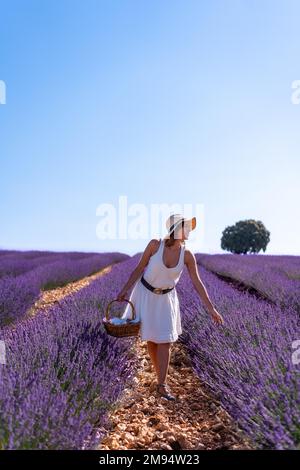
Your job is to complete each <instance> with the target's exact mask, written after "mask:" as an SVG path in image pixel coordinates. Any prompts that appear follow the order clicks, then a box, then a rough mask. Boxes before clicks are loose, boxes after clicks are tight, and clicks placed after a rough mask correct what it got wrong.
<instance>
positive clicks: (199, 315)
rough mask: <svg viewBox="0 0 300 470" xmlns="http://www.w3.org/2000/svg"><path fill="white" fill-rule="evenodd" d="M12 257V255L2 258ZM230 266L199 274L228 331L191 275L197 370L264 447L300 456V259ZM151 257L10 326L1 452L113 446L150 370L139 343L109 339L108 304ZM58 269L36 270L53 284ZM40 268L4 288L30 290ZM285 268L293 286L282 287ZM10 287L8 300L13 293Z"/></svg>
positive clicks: (184, 300) (184, 279) (185, 292)
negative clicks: (114, 427)
mask: <svg viewBox="0 0 300 470" xmlns="http://www.w3.org/2000/svg"><path fill="white" fill-rule="evenodd" d="M12 255H13V253H8V254H6V255H1V257H0V260H1V259H3V258H6V257H7V256H12ZM102 256H104V255H102ZM109 256H111V254H109ZM109 256H108V258H109ZM92 258H93V256H92V255H91V258H90V256H89V257H88V258H87V259H92ZM230 258H231V257H230V256H229V255H227V256H226V263H227V260H228V263H229V264H228V265H226V266H225V264H226V263H225V261H223V260H218V259H216V258H215V257H213V256H212V257H211V258H210V255H205V256H203V255H200V254H197V261H198V262H199V274H200V276H201V278H202V280H203V282H204V284H205V286H206V288H207V291H208V293H209V296H210V298H211V299H212V301H213V303H214V305H215V306H216V308H217V309H218V311H219V312H220V313H221V314H222V316H223V317H224V320H225V323H224V325H219V326H216V325H215V324H213V323H212V321H211V319H210V318H209V317H208V315H207V313H206V312H205V310H204V308H203V306H202V304H201V301H200V298H199V296H198V294H197V293H196V291H195V289H194V288H193V286H192V284H191V281H190V278H189V276H188V273H187V270H186V268H184V270H183V272H182V275H181V278H180V281H179V283H178V284H177V291H178V296H179V300H180V305H181V316H182V326H183V334H182V335H181V336H180V337H179V341H181V342H182V343H183V344H184V346H185V347H186V349H187V351H188V353H189V355H190V358H191V361H192V365H193V369H194V371H195V373H196V374H197V375H198V376H199V378H200V379H201V380H203V381H204V382H205V383H206V384H207V386H208V387H209V389H210V390H211V391H212V393H214V395H215V396H217V397H218V398H219V400H220V401H221V403H222V405H223V407H224V408H225V409H226V410H227V411H228V412H229V414H230V415H231V416H232V417H233V418H234V420H235V421H236V423H237V424H238V425H239V427H240V428H241V429H242V430H243V431H244V432H245V433H246V434H247V435H248V436H249V437H251V439H252V440H253V442H254V443H255V445H256V446H257V448H258V449H263V448H267V449H294V448H297V447H299V445H300V387H299V384H300V366H299V365H297V364H293V363H292V352H293V349H292V342H293V341H294V340H296V339H300V316H299V310H298V309H297V305H298V303H297V299H298V300H299V297H298V290H297V289H298V288H299V286H298V284H297V283H298V282H299V280H298V279H295V277H297V266H298V264H297V263H299V258H297V257H294V258H295V260H293V262H292V263H291V265H290V266H289V260H288V259H287V258H286V259H284V260H276V259H271V258H274V257H270V258H268V256H264V257H261V258H256V259H255V262H254V261H252V259H251V261H248V259H247V261H246V258H247V257H245V256H241V257H236V256H233V257H232V262H231V259H230ZM251 258H252V257H251ZM33 259H34V258H33ZM110 259H112V258H110ZM139 259H140V255H135V256H133V257H126V256H125V257H124V258H123V259H122V258H121V259H119V262H116V263H115V264H114V265H113V266H112V269H111V271H110V272H109V273H107V274H106V275H105V276H102V277H101V278H98V279H96V280H94V281H92V282H91V284H90V285H89V286H87V287H85V288H83V289H81V290H80V291H79V292H77V293H75V294H74V295H72V296H69V297H67V298H66V299H64V300H63V301H61V302H60V305H59V306H53V307H52V308H51V309H50V311H49V312H48V313H47V315H45V314H44V313H43V312H38V313H37V314H36V315H35V317H33V318H26V317H21V321H19V322H18V323H13V324H12V325H11V324H7V325H2V327H1V329H0V339H1V340H4V341H5V344H6V349H7V361H6V362H7V363H6V364H5V365H4V364H2V365H1V364H0V375H1V378H0V448H1V449H24V448H25V449H31V448H34V449H58V448H60V449H89V448H93V447H94V446H95V445H96V443H97V442H99V441H101V439H102V437H103V436H104V435H105V432H106V426H107V412H108V410H110V409H112V408H113V407H114V406H116V404H117V402H118V399H119V398H120V396H121V395H122V392H123V390H124V388H125V386H126V384H127V383H129V382H130V381H132V379H133V377H134V373H135V369H136V367H137V363H138V358H137V357H136V355H135V354H134V345H133V341H132V338H113V337H111V336H108V335H107V334H106V332H105V330H104V328H103V323H102V319H103V317H104V315H105V307H106V305H107V303H108V302H109V301H110V300H112V299H113V298H115V297H116V295H117V293H118V291H119V290H120V288H121V287H122V286H123V284H124V283H125V282H126V280H127V279H128V275H129V274H130V272H131V271H132V270H133V269H134V268H135V267H136V265H137V263H138V261H139ZM83 260H85V258H84V259H83ZM249 260H250V257H249ZM23 261H24V260H22V262H23ZM57 262H58V261H55V262H54V264H55V263H57ZM70 262H71V261H70ZM72 262H73V261H72ZM74 262H75V261H74ZM76 262H77V263H78V264H77V266H78V271H76V270H74V272H77V273H78V272H81V273H82V272H84V269H83V270H82V271H81V268H79V266H81V264H80V263H81V262H82V260H81V258H79V259H77V260H76ZM103 262H104V261H103ZM105 262H106V263H108V260H107V259H105ZM86 263H87V262H86ZM214 263H216V264H214ZM217 263H219V264H217ZM247 263H248V264H247ZM251 263H253V264H251ZM67 264H68V263H67ZM206 264H207V265H206ZM87 265H88V263H87ZM3 266H4V265H3ZM46 266H47V264H46V265H45V266H44V264H43V265H41V266H39V267H36V268H33V270H31V271H32V272H34V271H36V269H40V272H39V273H40V275H39V279H41V278H42V279H43V283H44V282H45V280H47V282H48V281H49V279H52V282H53V277H52V278H51V276H52V274H51V276H48V277H47V275H45V277H43V276H42V275H41V273H43V272H44V269H45V267H46ZM74 266H75V265H74ZM206 266H207V267H209V270H208V269H207V267H206ZM213 267H214V269H216V272H221V270H222V272H223V273H225V272H226V273H227V274H229V275H231V276H232V277H234V278H236V279H239V280H243V282H245V283H247V282H250V277H251V276H252V278H251V279H252V280H253V277H254V273H256V279H260V284H259V285H258V284H256V285H257V287H259V290H260V291H262V292H264V293H266V294H268V296H269V298H270V299H272V302H270V301H268V299H260V298H258V297H257V296H255V295H253V294H252V293H250V292H241V291H240V290H238V289H237V288H235V287H234V286H233V285H231V284H230V283H228V282H227V281H226V280H222V279H221V278H219V277H218V276H217V275H216V274H215V273H214V272H212V271H213ZM14 269H16V268H15V267H14ZM31 271H30V270H29V271H28V273H26V272H24V273H23V274H17V275H15V276H13V274H12V273H11V274H10V275H9V276H4V279H3V281H5V279H10V280H11V281H12V279H15V280H19V281H20V279H22V278H24V276H29V275H30V272H31ZM279 271H280V272H282V273H283V272H285V273H287V274H288V275H289V276H291V278H290V279H288V280H286V279H285V280H284V281H283V282H282V283H281V284H280V278H279V277H276V276H277V275H278V272H279ZM50 272H51V273H54V271H51V269H50ZM267 272H269V275H270V276H271V273H273V274H274V279H275V278H276V280H277V281H276V282H277V285H278V289H279V286H280V295H279V294H278V295H277V296H276V295H274V293H275V291H276V289H275V290H272V282H275V280H273V281H272V279H273V278H269V277H268V276H267V275H266V273H267ZM260 273H262V274H260ZM275 273H277V274H276V275H275ZM260 276H261V277H260ZM70 277H71V278H72V276H70ZM282 277H283V278H284V275H283V274H282ZM65 278H66V277H65ZM26 279H28V278H27V277H26ZM29 279H30V278H29ZM31 279H34V275H33V277H32V278H31ZM59 279H61V280H63V275H62V276H61V277H60V278H59ZM264 280H265V281H266V284H264V282H263V281H264ZM55 282H57V281H55ZM289 282H290V283H291V284H290V283H289ZM43 283H42V284H41V283H40V284H39V287H40V286H41V285H44V284H43ZM3 285H4V284H2V285H1V286H2V289H3ZM34 285H36V284H34ZM24 286H27V287H28V288H29V287H30V283H29V282H27V284H26V282H25V281H24ZM6 289H7V290H6V291H5V292H6V295H7V293H8V292H9V285H8V286H7V287H6ZM293 290H295V292H294V295H293ZM2 292H3V290H2ZM2 292H1V291H0V295H2V296H3V293H2ZM24 292H25V287H24ZM283 299H292V300H293V302H290V303H288V302H287V301H286V300H285V301H284V300H283ZM13 301H16V297H15V296H14V295H13V294H12V296H11V302H13ZM137 313H138V312H137Z"/></svg>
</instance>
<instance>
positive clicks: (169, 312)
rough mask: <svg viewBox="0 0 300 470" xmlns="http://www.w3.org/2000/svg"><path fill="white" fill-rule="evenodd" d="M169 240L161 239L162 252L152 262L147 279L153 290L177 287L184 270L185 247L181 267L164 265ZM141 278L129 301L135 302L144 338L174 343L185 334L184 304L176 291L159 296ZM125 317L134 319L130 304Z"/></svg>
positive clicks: (148, 267) (148, 266) (160, 247)
mask: <svg viewBox="0 0 300 470" xmlns="http://www.w3.org/2000/svg"><path fill="white" fill-rule="evenodd" d="M164 242H165V240H164V239H160V245H159V248H158V250H157V251H156V253H155V254H154V255H152V256H151V257H150V259H149V263H148V265H147V266H146V269H145V270H144V273H143V275H144V278H145V280H146V281H147V282H149V284H151V285H152V286H153V287H161V288H163V289H166V288H168V287H173V286H176V284H177V282H178V281H179V278H180V276H181V273H182V270H183V268H184V251H185V246H184V244H183V245H182V246H181V251H180V257H179V261H178V264H177V266H175V267H173V268H167V267H166V266H165V264H164V262H163V249H164V246H165V243H164ZM141 277H142V276H140V277H139V279H138V280H137V281H136V284H135V286H134V287H133V289H132V292H131V294H130V297H129V300H130V301H131V302H132V303H133V305H134V308H135V313H136V317H137V318H138V319H140V320H141V328H140V338H141V340H142V341H147V340H148V341H153V342H155V343H167V342H174V341H176V340H177V339H178V336H179V335H180V334H181V333H182V328H181V318H180V305H179V299H178V296H177V291H176V288H174V289H172V290H171V291H170V292H167V293H166V294H155V293H154V292H152V291H150V290H149V289H147V287H145V286H144V285H143V284H142V282H141V280H140V279H141ZM121 318H132V309H131V306H130V304H129V303H127V305H126V308H125V311H124V312H123V314H122V316H121Z"/></svg>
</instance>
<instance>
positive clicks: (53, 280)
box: [0, 252, 129, 326]
mask: <svg viewBox="0 0 300 470" xmlns="http://www.w3.org/2000/svg"><path fill="white" fill-rule="evenodd" d="M6 258H8V265H9V263H11V265H12V266H13V269H11V270H10V274H5V275H3V276H2V278H1V279H0V326H4V325H7V324H9V323H11V322H13V321H16V320H18V319H20V318H22V317H23V316H24V315H25V313H26V312H27V310H28V309H29V308H30V306H31V305H32V304H33V303H34V302H35V301H36V300H37V299H38V297H39V295H40V292H41V290H45V289H52V288H54V287H57V286H63V285H65V284H68V283H69V282H72V281H76V280H77V279H81V278H82V277H84V276H88V275H90V274H93V273H94V272H96V271H99V270H100V269H103V268H105V267H106V266H108V265H109V264H113V263H117V262H120V261H124V260H125V259H128V258H129V256H128V255H126V254H122V253H118V252H113V253H99V254H88V255H86V254H83V253H71V254H69V253H60V254H55V253H53V254H51V255H49V254H44V255H37V257H35V256H33V257H28V258H26V259H24V257H23V256H22V254H20V257H19V258H18V254H9V255H4V256H2V257H1V258H0V266H1V262H2V261H3V260H4V259H6ZM47 260H48V262H47ZM18 263H19V264H18ZM26 263H28V265H26ZM8 265H7V266H8ZM3 266H4V263H3V264H2V267H3ZM18 266H19V269H18ZM29 266H30V267H29ZM26 268H28V269H26ZM22 269H25V271H23V274H17V273H18V272H21V271H22ZM13 270H14V271H13Z"/></svg>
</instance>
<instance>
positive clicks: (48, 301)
mask: <svg viewBox="0 0 300 470" xmlns="http://www.w3.org/2000/svg"><path fill="white" fill-rule="evenodd" d="M112 266H113V264H110V265H108V266H106V267H105V268H103V269H101V270H100V271H97V272H96V273H94V274H91V275H90V276H86V277H84V278H82V279H79V280H78V281H74V282H70V283H69V284H67V285H66V286H64V287H57V288H56V289H51V290H46V291H41V293H40V296H39V298H38V299H37V300H36V302H35V303H34V304H33V305H32V307H30V309H29V310H28V312H27V315H29V316H32V315H35V313H36V312H37V311H38V310H45V309H47V308H49V307H51V306H52V305H54V304H56V303H58V302H59V301H60V300H61V299H63V298H64V297H67V296H68V295H72V294H74V293H75V292H77V291H79V290H80V289H82V288H83V287H86V286H87V285H89V284H90V283H91V282H92V281H94V279H97V278H98V277H100V276H103V275H104V274H107V273H109V272H110V270H111V269H112Z"/></svg>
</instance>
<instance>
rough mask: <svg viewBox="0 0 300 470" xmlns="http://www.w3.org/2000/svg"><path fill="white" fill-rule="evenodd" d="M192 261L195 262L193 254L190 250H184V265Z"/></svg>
mask: <svg viewBox="0 0 300 470" xmlns="http://www.w3.org/2000/svg"><path fill="white" fill-rule="evenodd" d="M194 260H195V261H196V258H195V255H194V253H193V252H192V251H191V250H190V249H188V248H185V250H184V264H188V263H191V262H193V261H194Z"/></svg>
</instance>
